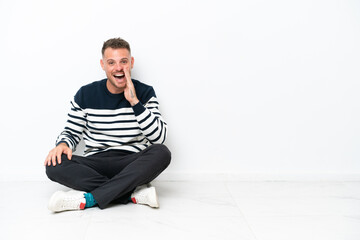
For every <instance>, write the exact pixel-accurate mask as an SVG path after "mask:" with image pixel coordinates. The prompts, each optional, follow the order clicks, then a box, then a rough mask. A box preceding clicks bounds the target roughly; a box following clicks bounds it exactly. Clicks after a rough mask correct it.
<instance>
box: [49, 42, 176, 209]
mask: <svg viewBox="0 0 360 240" xmlns="http://www.w3.org/2000/svg"><path fill="white" fill-rule="evenodd" d="M100 64H101V67H102V69H103V70H104V71H105V73H106V77H107V78H106V79H103V80H100V81H96V82H93V83H91V84H88V85H86V86H83V87H82V88H80V90H79V91H78V92H77V93H76V95H75V97H74V100H73V101H71V110H70V112H69V114H68V120H67V123H66V126H65V129H64V131H63V132H62V133H61V134H60V135H59V137H58V138H57V141H56V147H55V148H54V149H52V150H51V151H50V152H49V154H48V156H47V158H46V160H45V163H44V165H45V166H46V174H47V176H48V177H49V179H51V180H52V181H55V182H58V183H60V184H63V185H65V186H67V187H69V188H72V189H73V190H70V191H68V192H63V191H58V192H55V193H54V194H53V195H52V197H51V198H50V201H49V205H48V208H49V209H50V210H51V211H53V212H61V211H66V210H79V209H85V208H88V207H93V206H98V207H99V208H101V209H103V208H106V207H107V206H108V205H109V204H110V203H121V204H126V203H128V202H130V201H132V202H134V203H139V204H146V205H149V206H151V207H154V208H157V207H159V203H158V199H157V195H156V190H155V188H154V187H152V186H151V185H149V182H151V181H152V180H154V179H155V178H156V177H157V176H158V175H159V174H160V173H161V172H162V171H163V170H165V168H166V167H167V166H168V165H169V164H170V159H171V153H170V151H169V150H168V149H167V147H166V146H165V145H163V143H164V141H165V138H166V135H167V124H166V122H165V121H164V119H163V118H162V116H161V114H160V112H159V104H158V101H157V98H156V95H155V92H154V90H153V88H152V87H151V86H148V85H146V84H144V83H141V82H140V81H137V80H135V79H131V69H132V68H133V66H134V58H133V57H132V56H131V50H130V45H129V44H128V42H126V41H125V40H123V39H121V38H114V39H109V40H107V41H106V42H104V45H103V48H102V59H101V60H100ZM81 137H83V139H84V142H85V150H84V156H76V155H72V152H73V151H74V150H75V148H76V146H77V144H78V143H79V142H80V140H81Z"/></svg>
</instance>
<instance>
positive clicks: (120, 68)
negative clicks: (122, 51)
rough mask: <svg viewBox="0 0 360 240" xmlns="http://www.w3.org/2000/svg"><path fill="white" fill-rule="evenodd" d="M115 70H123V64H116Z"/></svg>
mask: <svg viewBox="0 0 360 240" xmlns="http://www.w3.org/2000/svg"><path fill="white" fill-rule="evenodd" d="M115 70H116V71H121V70H122V66H121V64H119V63H118V64H116V66H115Z"/></svg>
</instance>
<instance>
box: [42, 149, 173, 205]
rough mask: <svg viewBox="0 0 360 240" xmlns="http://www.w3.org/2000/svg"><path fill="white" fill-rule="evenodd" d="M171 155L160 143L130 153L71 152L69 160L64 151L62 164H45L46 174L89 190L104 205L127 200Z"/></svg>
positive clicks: (50, 177) (61, 182)
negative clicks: (75, 153)
mask: <svg viewBox="0 0 360 240" xmlns="http://www.w3.org/2000/svg"><path fill="white" fill-rule="evenodd" d="M170 159H171V153H170V151H169V150H168V148H167V147H166V146H165V145H161V144H154V145H151V146H150V147H148V148H146V149H145V150H143V151H141V152H138V153H132V154H126V153H124V152H120V151H107V152H103V153H99V154H95V155H92V156H89V157H81V156H76V155H73V157H72V159H71V160H68V159H67V157H66V155H63V156H62V162H61V164H57V165H56V166H46V174H47V176H48V177H49V179H51V180H52V181H55V182H58V183H60V184H62V185H65V186H67V187H70V188H72V189H75V190H80V191H85V192H90V193H92V195H93V196H94V198H95V200H96V201H97V203H98V206H99V207H100V208H101V209H103V208H106V207H107V206H108V205H109V204H110V203H122V204H125V203H127V202H128V201H129V197H130V195H131V194H132V192H133V191H134V190H135V188H136V187H138V186H140V185H143V184H146V183H149V182H151V181H152V180H154V179H155V178H156V177H157V176H158V175H159V174H160V173H161V172H162V171H164V170H165V169H166V167H167V166H168V165H169V164H170Z"/></svg>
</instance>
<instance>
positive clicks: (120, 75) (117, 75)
mask: <svg viewBox="0 0 360 240" xmlns="http://www.w3.org/2000/svg"><path fill="white" fill-rule="evenodd" d="M114 76H115V77H122V76H124V74H116V75H114Z"/></svg>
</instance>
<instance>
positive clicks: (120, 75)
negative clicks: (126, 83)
mask: <svg viewBox="0 0 360 240" xmlns="http://www.w3.org/2000/svg"><path fill="white" fill-rule="evenodd" d="M113 76H114V78H116V79H119V80H121V79H124V77H125V74H123V73H116V74H114V75H113Z"/></svg>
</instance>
